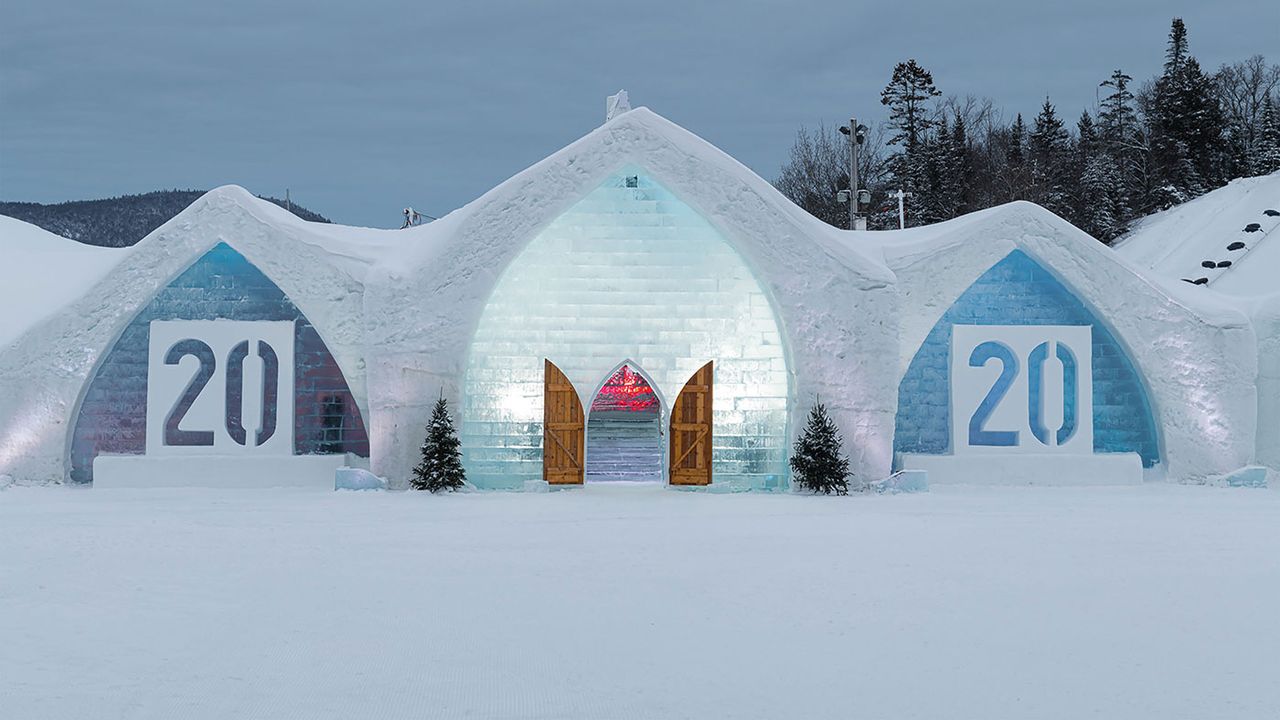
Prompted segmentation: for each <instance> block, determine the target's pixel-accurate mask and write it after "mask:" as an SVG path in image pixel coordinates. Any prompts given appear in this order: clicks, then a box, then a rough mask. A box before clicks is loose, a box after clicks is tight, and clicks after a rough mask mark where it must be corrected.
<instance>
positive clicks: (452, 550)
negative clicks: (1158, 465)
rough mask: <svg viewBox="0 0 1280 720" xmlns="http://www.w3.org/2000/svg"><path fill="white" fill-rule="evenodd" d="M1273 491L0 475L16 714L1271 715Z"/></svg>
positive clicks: (1279, 627)
mask: <svg viewBox="0 0 1280 720" xmlns="http://www.w3.org/2000/svg"><path fill="white" fill-rule="evenodd" d="M1277 517H1280V492H1275V491H1272V490H1240V489H1225V488H1208V487H1185V486H1176V485H1163V484H1160V485H1148V486H1141V487H1127V488H1003V489H992V488H976V487H969V488H943V489H935V490H934V491H933V492H930V493H926V494H911V495H898V496H860V497H849V498H827V497H810V496H799V495H776V494H773V495H769V494H744V495H711V494H706V493H686V492H677V491H668V490H663V489H662V488H660V487H658V486H627V485H621V486H610V487H605V488H601V487H588V488H586V489H583V490H578V491H569V492H556V493H546V494H509V493H500V494H478V495H477V494H472V495H454V496H444V497H435V496H430V495H427V494H416V493H414V494H398V493H379V492H373V493H354V492H339V493H317V492H307V491H299V490H292V491H289V490H262V491H254V492H245V491H234V492H228V491H196V490H159V491H133V490H117V491H104V490H87V489H70V488H65V487H63V488H54V487H48V488H9V489H8V490H0V547H3V548H4V552H3V553H0V646H3V647H4V652H2V653H0V706H2V707H3V711H2V712H0V714H2V715H3V716H5V717H11V718H43V719H51V720H52V719H58V718H76V719H77V720H78V719H80V718H87V717H96V718H156V719H165V720H167V719H169V718H176V717H182V718H219V719H221V718H273V719H279V718H307V719H308V720H314V719H320V718H343V719H344V720H345V719H348V718H438V717H439V718H454V717H468V718H592V719H596V718H676V717H686V718H713V717H737V718H771V719H773V718H851V717H861V718H983V719H984V720H986V719H990V718H1018V719H1019V720H1022V719H1024V718H1063V719H1064V720H1065V719H1071V720H1076V719H1078V718H1082V717H1108V718H1127V719H1135V718H1160V719H1161V720H1164V719H1166V718H1210V717H1211V718H1216V719H1219V720H1222V719H1228V718H1249V719H1251V720H1254V719H1257V718H1268V717H1280V682H1278V681H1277V679H1278V678H1280V655H1277V652H1276V648H1278V647H1280V612H1277V610H1278V605H1277V603H1278V602H1280V553H1277V548H1280V523H1277V522H1276V518H1277Z"/></svg>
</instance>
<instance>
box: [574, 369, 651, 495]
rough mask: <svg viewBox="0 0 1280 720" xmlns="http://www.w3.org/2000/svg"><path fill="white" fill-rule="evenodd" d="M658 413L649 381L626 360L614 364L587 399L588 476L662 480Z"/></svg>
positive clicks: (593, 479) (590, 478)
mask: <svg viewBox="0 0 1280 720" xmlns="http://www.w3.org/2000/svg"><path fill="white" fill-rule="evenodd" d="M661 415H662V412H661V406H660V403H659V402H658V395H657V393H655V392H654V390H653V387H651V386H650V385H649V383H648V381H646V380H645V379H644V377H643V376H642V375H641V374H640V373H638V372H636V371H635V370H634V369H632V368H631V367H630V366H629V365H623V366H622V367H620V368H618V371H617V372H615V373H614V374H613V375H612V376H610V377H609V380H608V381H607V382H605V384H604V386H602V387H601V388H600V392H598V393H596V396H595V398H594V399H593V400H592V401H591V413H590V415H589V416H588V418H587V466H586V481H587V482H601V481H618V480H623V481H630V482H659V481H661V480H662V424H661V423H662V417H661Z"/></svg>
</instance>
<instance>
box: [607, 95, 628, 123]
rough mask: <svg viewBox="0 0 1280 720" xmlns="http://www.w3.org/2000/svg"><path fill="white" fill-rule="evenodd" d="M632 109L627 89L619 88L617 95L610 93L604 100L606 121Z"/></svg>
mask: <svg viewBox="0 0 1280 720" xmlns="http://www.w3.org/2000/svg"><path fill="white" fill-rule="evenodd" d="M630 109H631V101H630V100H629V99H627V91H626V90H619V91H618V94H617V95H610V96H609V97H607V98H605V100H604V121H605V122H609V121H610V120H612V119H614V118H615V117H617V116H618V115H621V114H622V113H624V112H627V111H628V110H630Z"/></svg>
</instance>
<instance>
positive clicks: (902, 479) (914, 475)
mask: <svg viewBox="0 0 1280 720" xmlns="http://www.w3.org/2000/svg"><path fill="white" fill-rule="evenodd" d="M867 487H868V489H870V490H873V491H875V492H879V493H891V494H892V493H918V492H929V473H928V472H926V471H924V470H899V471H898V472H896V473H894V474H892V475H890V476H889V477H887V478H885V479H883V480H876V481H875V482H870V483H867Z"/></svg>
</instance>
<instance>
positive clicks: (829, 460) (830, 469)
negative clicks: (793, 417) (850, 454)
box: [791, 402, 850, 495]
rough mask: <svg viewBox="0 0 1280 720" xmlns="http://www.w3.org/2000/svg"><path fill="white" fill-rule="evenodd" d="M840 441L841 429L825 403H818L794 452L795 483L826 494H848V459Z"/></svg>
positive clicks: (792, 470) (793, 471)
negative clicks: (841, 449)
mask: <svg viewBox="0 0 1280 720" xmlns="http://www.w3.org/2000/svg"><path fill="white" fill-rule="evenodd" d="M840 444H841V438H840V431H839V430H838V429H837V428H836V424H835V423H834V422H832V421H831V416H829V415H827V408H826V406H824V405H823V404H822V403H821V402H818V403H815V404H814V406H813V409H812V410H810V411H809V422H808V424H807V425H806V426H805V428H804V432H803V433H802V434H801V435H800V437H799V439H797V440H796V445H795V452H794V453H792V455H791V472H792V474H793V476H794V478H795V481H796V483H797V484H798V485H799V486H800V487H802V488H804V489H806V490H812V491H814V492H820V493H823V494H824V495H830V494H831V493H833V492H834V493H836V494H837V495H848V494H849V482H848V478H849V475H850V473H849V459H848V458H846V457H844V455H843V454H842V453H841V452H840Z"/></svg>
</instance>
